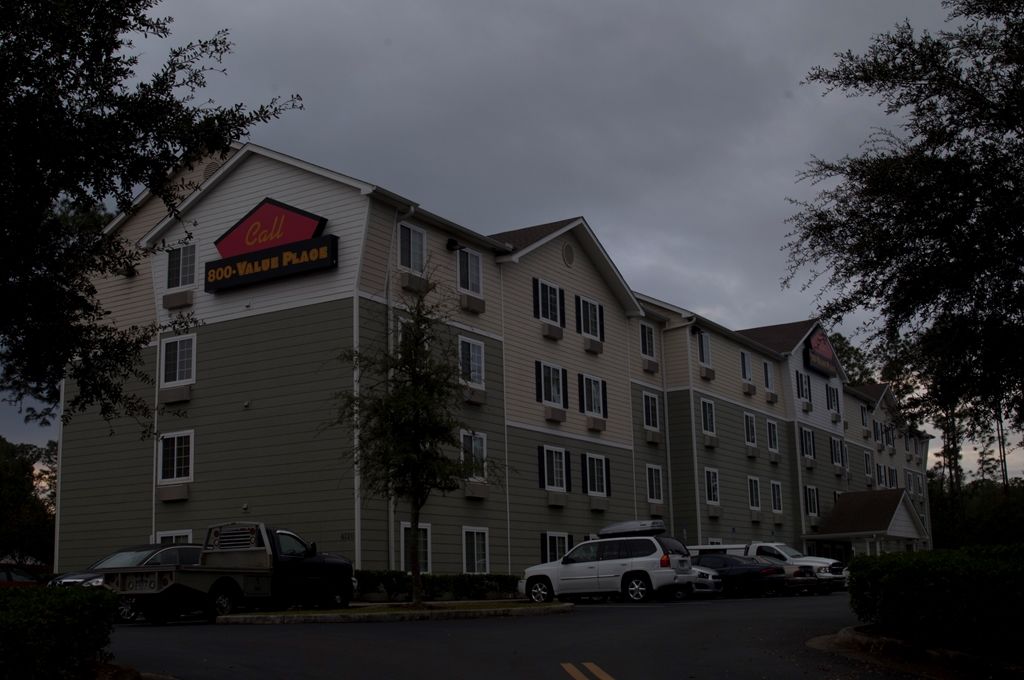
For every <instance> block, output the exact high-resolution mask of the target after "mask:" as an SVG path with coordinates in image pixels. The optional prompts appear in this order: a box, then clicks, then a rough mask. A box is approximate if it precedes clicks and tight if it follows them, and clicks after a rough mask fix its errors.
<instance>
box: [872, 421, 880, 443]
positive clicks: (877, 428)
mask: <svg viewBox="0 0 1024 680" xmlns="http://www.w3.org/2000/svg"><path fill="white" fill-rule="evenodd" d="M871 425H872V429H873V430H874V433H873V434H874V435H875V441H876V442H880V441H882V426H881V425H880V424H879V423H878V421H877V420H872V421H871Z"/></svg>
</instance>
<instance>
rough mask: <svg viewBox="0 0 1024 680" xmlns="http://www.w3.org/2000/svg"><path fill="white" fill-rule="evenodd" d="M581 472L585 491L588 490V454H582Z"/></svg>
mask: <svg viewBox="0 0 1024 680" xmlns="http://www.w3.org/2000/svg"><path fill="white" fill-rule="evenodd" d="M580 472H581V473H582V478H583V493H586V492H587V454H585V453H581V454H580Z"/></svg>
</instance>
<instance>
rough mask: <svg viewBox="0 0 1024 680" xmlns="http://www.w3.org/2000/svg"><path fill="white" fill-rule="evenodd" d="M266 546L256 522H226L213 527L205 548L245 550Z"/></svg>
mask: <svg viewBox="0 0 1024 680" xmlns="http://www.w3.org/2000/svg"><path fill="white" fill-rule="evenodd" d="M262 547H264V543H263V535H262V533H261V532H260V529H259V526H258V525H256V524H226V525H223V526H219V527H211V528H210V530H209V531H208V532H207V534H206V545H204V546H203V549H204V550H244V549H245V548H262Z"/></svg>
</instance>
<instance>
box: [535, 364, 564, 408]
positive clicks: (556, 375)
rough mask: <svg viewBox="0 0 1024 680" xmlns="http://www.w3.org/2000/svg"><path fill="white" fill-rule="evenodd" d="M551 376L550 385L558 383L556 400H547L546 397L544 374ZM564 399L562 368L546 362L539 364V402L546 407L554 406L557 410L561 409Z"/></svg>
mask: <svg viewBox="0 0 1024 680" xmlns="http://www.w3.org/2000/svg"><path fill="white" fill-rule="evenodd" d="M549 371H550V374H551V376H552V379H551V385H554V384H555V380H556V379H557V381H558V386H559V389H558V399H548V395H547V391H548V390H547V383H546V382H545V380H544V374H545V373H546V372H549ZM564 397H565V385H563V384H562V367H561V366H559V365H557V364H549V363H548V362H546V361H542V362H540V401H541V403H542V404H544V405H546V406H555V407H557V408H563V405H564V403H565V402H563V401H562V399H563V398H564Z"/></svg>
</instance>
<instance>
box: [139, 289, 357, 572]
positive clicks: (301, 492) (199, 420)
mask: <svg viewBox="0 0 1024 680" xmlns="http://www.w3.org/2000/svg"><path fill="white" fill-rule="evenodd" d="M351 305H352V302H351V300H338V301H334V302H328V303H321V304H317V305H309V306H306V307H302V308H297V309H289V310H284V311H279V312H275V313H271V314H261V315H259V316H250V317H247V318H244V319H236V320H234V321H232V322H230V323H213V324H206V325H204V326H201V327H199V328H198V329H196V382H195V384H194V385H193V386H192V397H191V400H190V401H189V402H187V403H186V404H183V405H182V406H181V408H180V409H176V411H175V412H165V413H163V414H162V415H161V416H160V420H159V423H158V425H159V429H160V431H161V432H177V431H182V430H193V431H194V433H195V439H194V442H193V482H192V483H191V488H190V493H189V498H188V500H185V501H177V502H159V501H158V502H157V506H156V523H157V530H158V531H161V530H168V529H185V528H190V529H192V530H193V536H194V537H195V538H200V537H202V536H203V530H204V528H205V526H206V525H208V524H210V523H212V522H223V521H233V520H251V519H258V520H260V521H264V522H267V523H268V524H271V525H272V526H276V527H281V528H285V527H286V528H289V529H292V530H294V531H296V532H297V533H299V534H300V535H301V536H303V537H304V538H306V539H307V540H315V541H317V543H318V545H319V546H320V547H321V548H322V549H323V550H327V551H337V552H342V553H347V554H351V550H352V548H353V545H352V544H351V543H350V542H347V541H342V540H341V535H342V533H347V532H351V531H352V530H353V525H352V516H353V508H354V503H353V495H352V494H353V490H352V462H351V459H350V458H349V457H348V456H347V455H346V454H347V452H348V451H350V450H351V434H350V432H349V431H348V429H347V428H343V427H337V426H332V425H331V423H332V421H333V420H334V419H335V414H336V401H335V394H336V393H337V392H338V391H341V390H346V389H350V388H351V378H352V373H351V368H350V367H349V366H347V365H346V364H344V363H343V362H342V361H341V360H340V359H339V354H340V352H341V351H342V350H343V349H344V348H345V347H348V346H351V339H352V307H351Z"/></svg>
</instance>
